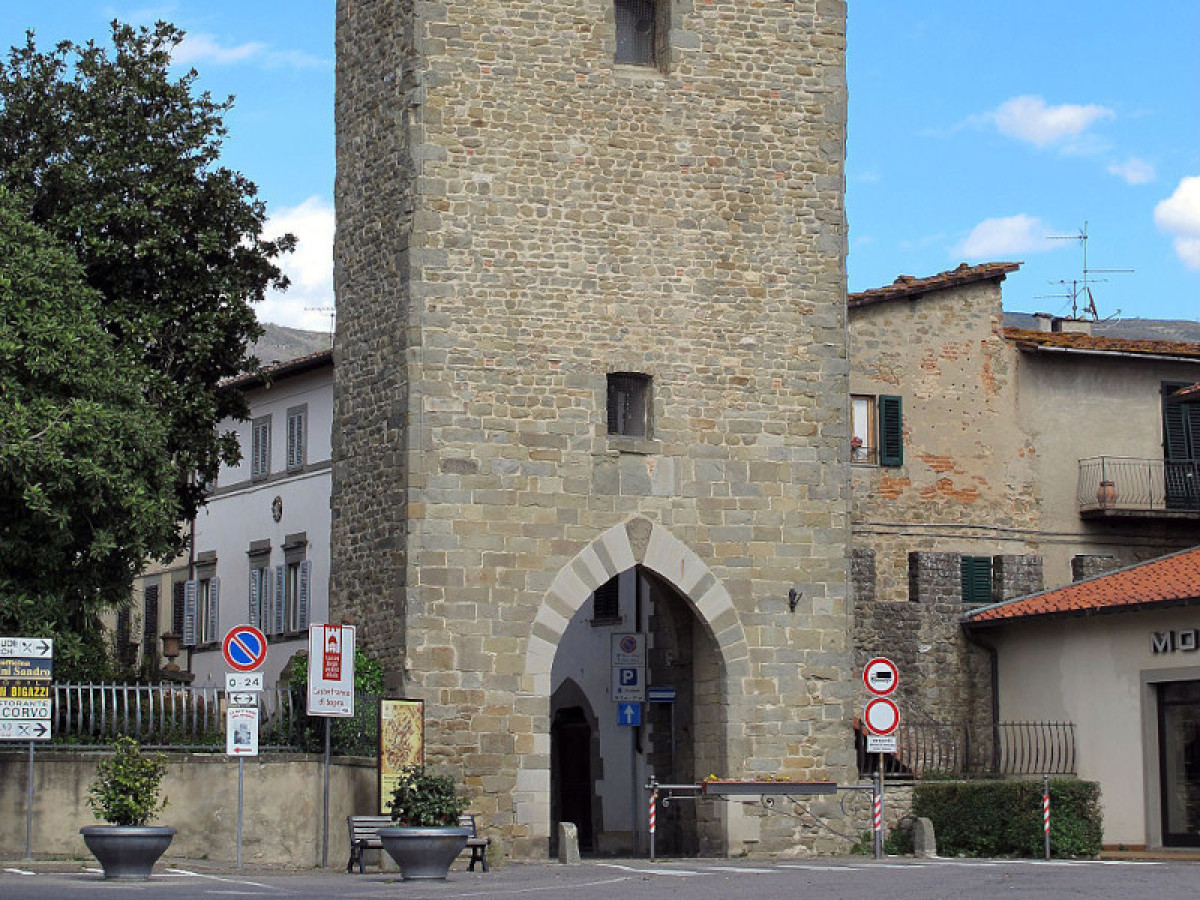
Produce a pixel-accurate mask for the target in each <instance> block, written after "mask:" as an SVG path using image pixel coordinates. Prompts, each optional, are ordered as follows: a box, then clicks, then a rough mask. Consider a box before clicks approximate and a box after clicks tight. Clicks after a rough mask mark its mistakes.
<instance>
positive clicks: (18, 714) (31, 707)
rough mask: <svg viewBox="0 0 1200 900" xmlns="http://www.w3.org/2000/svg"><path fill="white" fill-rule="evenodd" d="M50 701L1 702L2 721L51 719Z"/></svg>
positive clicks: (0, 715)
mask: <svg viewBox="0 0 1200 900" xmlns="http://www.w3.org/2000/svg"><path fill="white" fill-rule="evenodd" d="M49 718H50V701H49V700H4V701H0V719H49Z"/></svg>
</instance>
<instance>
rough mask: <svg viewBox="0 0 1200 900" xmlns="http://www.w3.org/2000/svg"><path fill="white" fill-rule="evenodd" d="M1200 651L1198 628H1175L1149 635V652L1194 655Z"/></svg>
mask: <svg viewBox="0 0 1200 900" xmlns="http://www.w3.org/2000/svg"><path fill="white" fill-rule="evenodd" d="M1197 650H1200V628H1176V629H1172V630H1171V631H1152V632H1151V633H1150V652H1151V653H1154V654H1159V653H1194V652H1196V651H1197Z"/></svg>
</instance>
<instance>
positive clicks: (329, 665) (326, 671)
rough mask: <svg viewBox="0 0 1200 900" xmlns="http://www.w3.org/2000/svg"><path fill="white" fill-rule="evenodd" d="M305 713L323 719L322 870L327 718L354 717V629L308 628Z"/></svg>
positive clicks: (325, 864) (326, 836) (325, 827)
mask: <svg viewBox="0 0 1200 900" xmlns="http://www.w3.org/2000/svg"><path fill="white" fill-rule="evenodd" d="M307 709H308V714H309V715H310V716H324V717H325V785H324V793H325V799H324V810H323V813H322V819H323V821H322V823H321V868H323V869H324V868H326V867H328V865H329V756H330V752H329V719H330V717H331V716H337V717H340V718H348V717H350V716H353V715H354V626H353V625H325V624H321V625H310V626H309V627H308V704H307Z"/></svg>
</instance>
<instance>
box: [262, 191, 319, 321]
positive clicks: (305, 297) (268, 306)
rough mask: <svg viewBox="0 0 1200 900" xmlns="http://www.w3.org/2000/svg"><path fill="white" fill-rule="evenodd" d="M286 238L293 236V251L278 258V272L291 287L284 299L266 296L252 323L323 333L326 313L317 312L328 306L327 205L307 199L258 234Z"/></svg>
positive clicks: (280, 295)
mask: <svg viewBox="0 0 1200 900" xmlns="http://www.w3.org/2000/svg"><path fill="white" fill-rule="evenodd" d="M289 232H290V233H291V234H294V235H295V236H296V250H295V252H294V253H292V254H290V255H289V256H287V257H284V259H283V262H282V263H281V266H280V267H281V268H282V269H283V271H284V273H285V274H286V275H287V276H288V278H290V279H291V281H292V284H291V287H289V288H288V290H287V292H286V293H281V292H279V291H268V293H267V296H266V298H265V299H264V300H263V302H262V303H261V304H259V306H258V307H257V312H258V318H259V319H260V320H261V321H263V322H273V323H275V324H276V325H287V326H289V327H291V328H306V329H308V330H310V331H328V330H329V312H328V310H327V309H326V311H324V312H322V311H318V310H319V309H320V308H322V307H324V308H327V307H330V306H333V232H334V211H333V204H332V203H330V202H329V201H328V200H326V199H325V198H324V197H309V198H308V199H307V200H305V201H304V202H303V203H301V204H300V205H299V206H292V207H287V208H285V209H280V210H278V211H277V212H276V213H275V214H274V215H272V216H271V217H270V218H268V219H267V223H266V225H265V227H264V228H263V233H264V234H265V235H266V236H268V237H278V236H279V235H281V234H285V233H289Z"/></svg>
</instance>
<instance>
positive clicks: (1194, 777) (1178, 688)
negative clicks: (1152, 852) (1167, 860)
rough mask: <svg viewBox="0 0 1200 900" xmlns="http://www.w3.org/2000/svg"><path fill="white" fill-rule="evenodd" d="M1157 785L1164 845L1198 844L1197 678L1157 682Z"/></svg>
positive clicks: (1199, 719)
mask: <svg viewBox="0 0 1200 900" xmlns="http://www.w3.org/2000/svg"><path fill="white" fill-rule="evenodd" d="M1158 747H1159V769H1158V771H1159V786H1160V790H1161V792H1162V837H1163V845H1164V846H1167V847H1200V681H1171V682H1166V683H1164V684H1160V685H1158Z"/></svg>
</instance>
